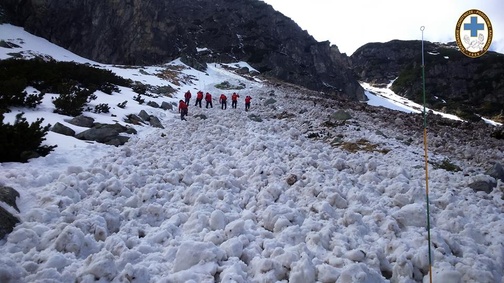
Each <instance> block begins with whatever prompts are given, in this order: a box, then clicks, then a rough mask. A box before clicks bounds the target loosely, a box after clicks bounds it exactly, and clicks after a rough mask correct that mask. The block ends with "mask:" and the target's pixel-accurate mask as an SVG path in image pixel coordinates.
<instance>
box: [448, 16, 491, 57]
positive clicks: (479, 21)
mask: <svg viewBox="0 0 504 283" xmlns="http://www.w3.org/2000/svg"><path fill="white" fill-rule="evenodd" d="M492 36H493V29H492V23H490V19H489V18H488V17H487V15H485V13H483V12H481V11H480V10H476V9H472V10H469V11H467V12H465V13H464V14H462V16H460V18H459V20H458V22H457V26H456V28H455V39H456V40H457V45H458V47H459V48H460V51H461V52H462V53H464V54H465V55H466V56H468V57H471V58H478V57H480V56H482V55H483V54H485V53H486V52H487V51H488V48H490V44H491V43H492Z"/></svg>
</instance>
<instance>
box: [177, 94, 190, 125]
mask: <svg viewBox="0 0 504 283" xmlns="http://www.w3.org/2000/svg"><path fill="white" fill-rule="evenodd" d="M178 111H179V113H180V120H183V121H187V120H186V118H184V117H185V116H187V113H188V112H189V107H188V106H187V104H186V103H185V102H184V101H183V100H182V99H181V100H180V101H179V106H178Z"/></svg>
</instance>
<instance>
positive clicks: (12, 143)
mask: <svg viewBox="0 0 504 283" xmlns="http://www.w3.org/2000/svg"><path fill="white" fill-rule="evenodd" d="M23 115H24V113H20V114H17V115H16V121H15V122H14V124H13V125H10V124H4V115H3V114H0V162H27V161H28V159H29V158H31V157H37V156H46V155H47V154H49V153H50V152H51V151H52V150H53V149H54V148H55V147H56V146H55V145H54V146H48V145H42V142H43V141H44V140H45V135H46V134H47V132H48V131H49V128H50V127H51V125H47V126H44V127H42V126H41V124H42V122H43V121H44V119H43V118H40V119H37V121H35V122H33V123H31V124H30V123H28V122H27V121H26V119H25V118H24V117H23Z"/></svg>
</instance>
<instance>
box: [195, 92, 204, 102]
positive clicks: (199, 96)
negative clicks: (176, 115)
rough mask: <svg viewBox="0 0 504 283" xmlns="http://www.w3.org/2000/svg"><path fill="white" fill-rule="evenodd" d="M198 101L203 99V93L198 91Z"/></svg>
mask: <svg viewBox="0 0 504 283" xmlns="http://www.w3.org/2000/svg"><path fill="white" fill-rule="evenodd" d="M196 99H199V100H201V99H203V92H202V91H201V90H200V91H198V93H197V96H196Z"/></svg>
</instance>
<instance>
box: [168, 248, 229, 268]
mask: <svg viewBox="0 0 504 283" xmlns="http://www.w3.org/2000/svg"><path fill="white" fill-rule="evenodd" d="M224 256H225V253H224V251H223V250H222V249H220V248H218V247H217V246H215V245H214V244H213V243H208V242H205V243H202V242H194V241H187V242H183V243H182V244H181V245H180V247H179V249H178V251H177V254H176V255H175V263H174V265H173V272H178V271H181V270H186V269H189V268H191V267H192V266H194V265H197V264H203V263H207V262H214V261H220V260H222V259H223V258H224Z"/></svg>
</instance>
